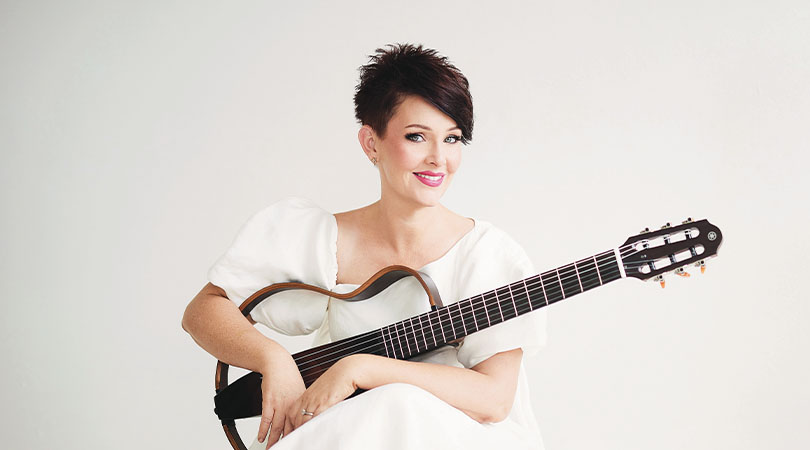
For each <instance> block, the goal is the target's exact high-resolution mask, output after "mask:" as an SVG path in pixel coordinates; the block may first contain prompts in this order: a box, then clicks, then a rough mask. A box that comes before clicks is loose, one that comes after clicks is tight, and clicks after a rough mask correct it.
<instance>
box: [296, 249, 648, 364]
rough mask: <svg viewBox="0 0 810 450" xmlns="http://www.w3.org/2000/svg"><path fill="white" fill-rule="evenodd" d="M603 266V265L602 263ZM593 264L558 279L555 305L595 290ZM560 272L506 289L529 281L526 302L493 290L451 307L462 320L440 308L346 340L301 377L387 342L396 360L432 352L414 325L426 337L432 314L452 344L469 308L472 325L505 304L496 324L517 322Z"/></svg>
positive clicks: (385, 349)
mask: <svg viewBox="0 0 810 450" xmlns="http://www.w3.org/2000/svg"><path fill="white" fill-rule="evenodd" d="M633 245H634V244H629V245H627V246H625V247H622V248H624V250H622V251H621V256H622V258H625V257H627V256H630V255H631V254H633V253H637V252H638V251H637V250H635V248H634V247H633ZM608 254H610V251H606V252H603V253H600V254H597V255H594V256H593V257H590V258H585V259H582V260H578V261H575V262H574V263H571V264H569V266H573V265H574V264H577V263H580V262H586V263H591V261H589V260H592V259H595V258H600V257H603V256H605V255H608ZM610 262H617V261H616V260H615V259H613V261H610ZM603 263H604V261H603ZM592 264H593V265H592V268H589V269H586V270H583V271H582V272H578V273H574V274H573V275H569V276H567V277H557V278H558V279H559V280H560V281H559V282H560V284H561V285H562V288H561V289H560V291H559V294H558V295H559V296H562V298H556V299H554V300H553V301H554V302H556V301H559V300H561V299H564V298H566V297H565V291H566V288H572V287H573V288H576V287H577V286H578V285H582V287H583V288H584V284H583V283H582V282H583V280H584V281H585V284H587V285H589V286H590V287H589V288H588V289H592V288H593V287H596V286H595V285H593V286H591V284H590V283H591V282H594V281H596V279H595V278H594V277H593V275H595V274H596V270H597V269H599V268H598V266H597V264H596V263H592ZM646 265H647V264H646V263H636V264H630V265H628V267H641V266H646ZM566 267H567V266H561V267H560V268H566ZM574 267H576V266H574ZM560 268H558V269H555V270H553V271H547V272H544V273H542V274H538V275H535V276H532V277H529V278H526V279H525V280H520V281H517V282H513V283H510V284H509V285H507V286H509V287H511V285H513V284H518V283H520V282H521V281H526V282H527V287H528V284H532V289H528V290H526V291H527V294H526V298H525V299H523V298H522V295H523V294H522V293H521V292H519V293H518V294H517V295H513V296H508V299H509V301H505V300H503V301H501V300H499V299H498V297H497V292H496V290H491V291H488V292H485V293H483V294H479V295H476V296H474V297H471V298H468V299H464V300H461V301H459V302H455V303H453V304H451V305H458V306H459V310H460V312H461V315H462V317H461V318H454V317H453V315H452V312H451V311H450V309H449V306H450V305H448V307H445V308H441V309H439V310H436V311H428V312H426V313H423V314H420V315H418V316H414V317H411V318H409V319H405V320H402V321H399V322H396V323H394V324H391V325H387V326H386V327H382V328H379V329H376V330H372V331H370V332H367V333H364V334H361V335H358V336H355V337H354V338H352V339H350V340H347V341H346V342H344V343H342V345H340V346H339V347H336V348H330V349H329V350H334V351H333V352H331V353H327V354H323V355H319V356H317V357H316V358H314V359H309V360H307V361H305V362H304V364H303V365H302V366H301V368H300V370H301V372H302V373H303V372H305V371H307V370H311V369H312V368H313V367H317V366H319V365H322V364H324V363H325V362H324V361H322V360H323V359H324V358H327V357H330V356H332V355H334V354H337V353H340V354H341V356H340V357H339V358H333V359H332V360H330V361H327V362H328V363H332V362H334V361H337V360H339V359H340V358H342V357H343V356H345V352H347V351H352V353H363V352H368V351H369V350H376V351H378V352H380V353H383V352H384V353H386V354H388V346H387V342H386V341H390V342H391V345H392V351H393V353H394V356H395V357H397V353H399V354H401V355H402V356H403V358H404V357H405V349H406V348H407V349H408V356H409V357H410V356H412V355H413V354H414V352H413V350H412V349H411V344H413V347H414V348H415V349H416V353H417V354H418V353H424V352H426V351H428V350H432V349H431V348H430V345H429V342H425V341H427V338H425V340H424V341H421V340H420V339H419V337H418V335H417V334H416V331H417V330H416V328H415V327H414V325H413V321H414V320H416V321H417V322H418V323H419V331H421V332H422V333H423V334H424V331H425V326H424V322H423V321H422V316H427V315H430V314H433V313H436V314H435V316H438V317H436V318H437V319H438V321H437V322H438V323H440V324H441V325H440V330H441V331H444V328H445V327H444V326H446V325H447V324H448V322H449V324H450V326H449V327H448V328H449V329H448V330H447V332H443V333H442V340H443V341H445V342H448V341H452V340H454V339H458V337H457V334H458V333H457V332H455V329H456V326H458V329H462V328H463V329H465V330H466V326H465V324H464V315H465V314H468V313H469V312H468V311H464V310H465V309H467V308H469V309H470V311H471V312H472V313H473V317H474V319H473V321H474V323H479V322H478V320H477V319H479V318H480V319H481V320H480V323H482V324H483V322H484V319H487V323H488V324H489V323H490V321H491V319H492V316H490V314H489V311H488V308H490V309H494V308H493V306H495V305H497V304H498V303H503V304H502V305H501V306H506V307H507V310H506V312H507V314H504V313H503V309H502V308H499V310H498V311H499V312H500V315H501V317H502V320H500V321H498V319H497V316H495V318H496V322H497V323H501V322H503V321H506V320H510V319H514V318H516V317H518V316H520V315H523V314H525V313H527V312H530V311H533V310H534V308H533V306H532V305H531V297H530V296H531V295H532V294H533V293H539V292H540V291H541V290H542V288H543V286H542V285H541V286H540V289H538V288H537V286H536V285H537V283H538V282H541V277H542V276H543V275H547V274H551V273H552V272H558V271H559V269H560ZM577 269H579V268H578V267H577ZM569 270H570V268H569ZM575 272H576V271H575ZM612 272H618V268H617V269H614V270H613V271H612ZM600 273H601V270H600ZM586 276H589V277H587V278H586ZM574 279H576V280H577V281H576V283H574V282H573V281H574ZM611 281H612V280H611ZM507 286H502V287H499V288H497V289H503V288H506V287H507ZM580 292H583V291H582V290H580V291H579V292H576V293H580ZM487 296H489V297H487ZM493 300H495V302H493ZM517 302H521V305H520V306H521V308H522V311H521V310H520V309H521V308H518V306H517ZM510 303H512V305H510ZM539 303H541V305H539V306H544V305H542V303H543V302H542V301H541V302H539ZM549 303H551V302H549ZM465 304H469V305H465ZM527 308H528V311H527ZM509 309H512V311H514V315H510V314H509ZM442 310H445V311H446V312H447V317H446V318H443V317H442V315H441V311H442ZM493 314H495V311H493ZM507 316H508V317H507ZM408 322H410V329H411V331H408V328H409V327H408V326H407V325H408ZM428 323H431V322H428ZM497 323H496V324H497ZM471 325H472V324H471ZM398 326H399V327H398ZM392 327H393V328H394V330H393V332H392V331H391V328H392ZM434 328H435V327H433V326H431V327H430V328H428V329H427V331H428V334H430V335H431V337H435V336H436V335H437V334H438V333H436V332H435V330H434ZM475 328H480V327H477V326H476V327H475ZM386 329H387V330H386ZM400 330H401V333H402V335H400ZM451 330H453V334H452V337H453V339H447V338H446V335H447V334H450V331H451ZM385 331H388V332H389V335H390V334H396V338H394V337H393V336H390V337H389V338H388V339H386V337H385V336H384V333H385ZM475 331H478V329H476V330H475ZM475 331H473V332H475ZM466 334H470V333H469V332H467V333H466ZM403 336H404V338H405V339H404V341H403V339H402V338H403ZM377 337H380V338H382V341H380V340H379V339H377ZM369 338H372V339H373V341H369ZM394 339H396V344H399V345H400V351H399V352H397V351H396V348H395V345H394V344H395V341H394ZM357 340H360V341H361V342H356V343H355V345H352V346H350V347H346V345H347V344H350V343H352V341H357ZM420 342H423V347H424V348H425V350H419V345H418V344H419V343H420ZM403 343H404V344H405V347H402V344H403ZM364 344H371V346H367V347H366V348H363V349H359V350H354V348H355V347H357V346H358V345H364ZM324 350H327V349H324ZM317 353H318V352H315V353H313V355H316V354H317ZM308 356H309V355H308ZM310 357H311V356H310ZM324 370H325V369H324Z"/></svg>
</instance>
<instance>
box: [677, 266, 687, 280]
mask: <svg viewBox="0 0 810 450" xmlns="http://www.w3.org/2000/svg"><path fill="white" fill-rule="evenodd" d="M675 275H679V276H682V277H684V278H689V277H690V276H691V275H690V274H689V272H687V271H686V270H685V269H684V268H683V267H678V268H677V269H675Z"/></svg>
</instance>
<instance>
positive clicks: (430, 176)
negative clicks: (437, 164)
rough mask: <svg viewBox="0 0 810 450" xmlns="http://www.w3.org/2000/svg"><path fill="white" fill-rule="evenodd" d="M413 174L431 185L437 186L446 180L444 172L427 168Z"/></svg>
mask: <svg viewBox="0 0 810 450" xmlns="http://www.w3.org/2000/svg"><path fill="white" fill-rule="evenodd" d="M413 175H414V176H415V177H416V179H417V180H419V181H421V182H422V183H424V184H426V185H428V186H430V187H437V186H439V185H440V184H442V181H443V180H444V174H443V173H436V172H431V171H429V170H426V171H424V172H413Z"/></svg>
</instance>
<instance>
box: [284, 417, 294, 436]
mask: <svg viewBox="0 0 810 450" xmlns="http://www.w3.org/2000/svg"><path fill="white" fill-rule="evenodd" d="M294 429H295V427H294V426H293V424H292V422H291V421H290V416H289V414H288V415H287V418H286V419H285V420H284V436H287V435H288V434H290V433H292V432H293V430H294Z"/></svg>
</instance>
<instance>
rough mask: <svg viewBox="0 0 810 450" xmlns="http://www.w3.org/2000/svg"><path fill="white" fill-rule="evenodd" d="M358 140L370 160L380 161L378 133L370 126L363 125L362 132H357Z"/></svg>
mask: <svg viewBox="0 0 810 450" xmlns="http://www.w3.org/2000/svg"><path fill="white" fill-rule="evenodd" d="M357 140H359V141H360V146H361V147H363V152H364V153H365V154H366V157H367V158H368V159H369V160H371V159H372V158H377V160H379V159H380V155H379V154H378V153H377V147H376V143H377V133H375V132H374V130H373V129H372V128H371V127H370V126H368V125H363V126H362V127H360V130H358V131H357Z"/></svg>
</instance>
